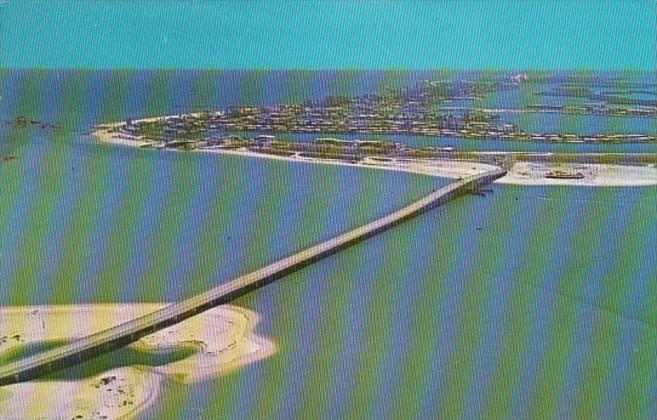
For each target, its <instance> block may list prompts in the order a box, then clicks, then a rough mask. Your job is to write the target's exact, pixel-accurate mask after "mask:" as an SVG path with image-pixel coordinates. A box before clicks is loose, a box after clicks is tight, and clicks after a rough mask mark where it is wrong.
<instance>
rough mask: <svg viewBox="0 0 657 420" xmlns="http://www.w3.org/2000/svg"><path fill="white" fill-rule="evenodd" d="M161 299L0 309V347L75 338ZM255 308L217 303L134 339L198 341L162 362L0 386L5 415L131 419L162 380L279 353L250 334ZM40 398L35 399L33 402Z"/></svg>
mask: <svg viewBox="0 0 657 420" xmlns="http://www.w3.org/2000/svg"><path fill="white" fill-rule="evenodd" d="M162 306H163V305H162V304H118V305H80V306H48V307H46V306H42V307H15V308H2V309H0V352H4V351H7V350H10V349H11V348H12V347H16V346H19V345H25V344H29V343H34V342H41V341H46V340H57V339H71V338H75V337H81V336H84V335H88V334H91V333H93V332H96V331H98V330H100V329H103V328H107V327H110V326H112V325H115V324H117V323H120V322H124V321H127V320H129V319H132V318H134V317H136V316H139V315H143V314H146V313H148V312H151V311H154V310H156V309H159V308H161V307H162ZM257 321H258V316H257V314H255V313H253V312H251V311H248V310H246V309H243V308H239V307H236V306H229V305H226V306H220V307H217V308H214V309H211V310H209V311H207V312H205V313H203V314H200V315H197V316H195V317H193V318H190V319H188V320H186V321H183V322H181V323H180V324H177V325H174V326H171V327H169V328H166V329H163V330H161V331H158V332H157V333H155V334H152V335H149V336H147V337H144V338H142V339H141V340H139V341H138V342H136V343H134V344H132V346H133V347H135V348H137V349H140V350H159V349H166V348H171V347H175V346H180V345H182V344H186V345H190V344H191V345H193V346H196V347H197V348H198V351H197V352H196V353H194V354H193V355H191V356H189V357H187V358H184V359H181V360H178V361H175V362H171V363H168V364H165V365H161V366H128V367H118V368H115V369H112V370H111V371H107V372H103V373H101V374H99V375H97V376H94V377H90V378H84V379H80V380H67V381H63V380H58V381H30V382H25V383H20V384H14V385H10V386H6V387H3V388H0V418H3V419H5V418H6V419H37V418H44V419H60V418H69V419H70V418H74V417H75V416H76V415H81V416H83V417H82V418H85V419H87V418H102V416H107V417H106V418H109V419H113V418H123V417H132V416H134V415H135V414H137V413H138V412H139V411H141V410H143V409H144V408H145V407H148V406H149V405H150V404H151V403H152V402H153V401H154V400H155V399H156V398H157V396H158V394H159V392H160V389H161V387H162V385H163V383H164V381H165V379H169V380H174V381H177V382H181V383H192V382H199V381H205V380H208V379H211V378H215V377H217V376H220V375H223V374H226V373H227V372H230V371H231V370H233V369H236V368H238V367H239V366H242V365H244V364H247V363H252V362H254V361H256V360H260V359H262V358H265V357H267V356H269V355H271V354H273V353H274V352H275V345H274V344H273V343H272V342H270V341H269V340H267V339H265V338H262V337H258V336H257V335H255V334H254V333H253V328H254V326H255V325H256V324H257ZM35 401H38V403H36V402H35Z"/></svg>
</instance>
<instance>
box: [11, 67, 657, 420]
mask: <svg viewBox="0 0 657 420" xmlns="http://www.w3.org/2000/svg"><path fill="white" fill-rule="evenodd" d="M303 75H304V76H303V77H301V76H299V75H298V74H297V73H285V72H282V73H275V74H270V73H267V72H255V73H250V72H238V73H235V72H156V71H148V72H123V71H101V72H95V71H80V72H77V71H36V70H35V71H24V70H21V71H3V72H1V73H0V89H1V91H2V93H1V95H2V97H3V99H2V101H0V120H2V121H7V120H12V119H14V118H15V117H16V116H21V115H22V116H25V117H27V118H28V119H35V120H42V121H46V122H49V123H53V124H58V125H61V126H62V128H61V129H60V130H54V131H53V130H49V129H41V128H39V127H38V126H28V127H23V128H20V127H16V126H13V125H8V124H3V125H0V141H1V143H0V154H1V155H6V154H12V155H15V156H17V159H15V160H12V161H8V162H2V163H0V181H1V182H0V279H1V280H2V288H0V303H1V304H2V305H7V306H9V305H32V304H66V303H93V302H143V301H154V302H160V301H170V300H175V299H181V298H184V297H187V296H190V295H192V294H194V293H198V292H200V291H203V290H205V289H207V288H208V287H212V286H214V285H216V284H218V283H220V282H222V281H227V280H229V279H231V278H233V277H234V276H236V275H238V274H241V273H245V272H248V271H250V270H253V269H255V268H258V267H260V266H262V265H263V264H265V263H267V262H269V261H272V260H274V259H277V258H280V257H282V256H285V255H288V254H290V253H292V252H295V251H298V250H300V249H302V248H304V247H306V246H308V245H311V244H314V243H316V242H318V241H320V240H322V239H325V238H328V237H330V236H332V235H335V234H337V233H340V232H342V231H344V230H346V229H348V228H349V227H353V226H357V225H359V224H362V223H364V222H367V221H369V220H372V219H373V218H375V217H377V216H380V215H383V214H386V213H388V212H390V211H392V210H394V209H396V208H398V207H400V206H401V205H403V204H405V203H408V202H410V201H412V200H414V199H416V198H419V197H421V196H422V195H424V194H426V193H428V192H429V191H431V190H433V189H435V188H437V187H438V186H440V185H444V183H446V182H448V181H447V180H441V179H437V178H426V177H420V176H416V175H411V174H402V173H392V172H387V171H375V170H359V169H358V170H357V169H354V168H345V167H332V166H321V165H303V164H292V163H281V162H274V161H267V160H259V159H245V158H240V157H229V156H213V155H207V154H206V155H204V154H194V153H177V152H159V151H155V150H139V149H130V148H122V147H115V146H108V145H100V144H97V143H94V142H93V141H92V140H91V139H90V138H89V136H88V135H87V134H86V133H88V131H89V129H90V128H91V126H93V124H95V123H98V122H108V121H114V120H121V119H125V118H137V117H142V116H153V115H162V114H170V113H178V112H187V111H191V110H198V109H204V108H206V107H211V108H214V107H219V106H225V105H226V104H235V103H238V104H249V103H276V102H279V101H286V100H289V101H293V100H296V98H304V97H312V98H320V97H322V95H327V94H329V93H333V92H336V91H340V89H342V90H343V91H344V90H346V91H356V90H357V89H360V91H363V92H366V91H367V89H376V88H377V86H379V82H378V81H377V80H382V79H383V80H399V79H400V77H401V76H399V74H398V73H393V74H383V75H381V74H375V75H368V74H360V73H357V72H347V73H320V74H317V73H312V72H306V73H303ZM422 77H424V75H422V74H411V75H408V74H405V73H404V74H403V77H402V81H403V80H408V79H409V78H411V79H412V78H422ZM400 83H401V82H400ZM339 86H342V87H339ZM367 86H370V87H367ZM424 141H427V142H430V141H436V142H438V143H439V142H440V141H441V140H440V139H430V138H426V139H424ZM474 141H475V140H472V142H474ZM439 144H440V143H439ZM483 145H484V147H487V146H486V145H491V144H490V143H488V142H484V143H483ZM494 146H495V145H494V144H492V145H491V147H494ZM548 146H549V145H544V146H541V147H548ZM634 146H635V145H631V146H627V147H628V148H629V150H630V151H633V150H635V149H633V148H632V147H634ZM575 147H577V146H575ZM612 147H621V146H612ZM647 147H652V146H647ZM648 150H653V149H650V148H648ZM493 191H494V192H493V193H492V194H488V195H487V196H486V197H483V198H482V197H476V196H473V197H464V198H462V199H459V200H457V201H454V202H452V203H450V204H448V205H446V206H443V207H440V208H438V209H436V210H434V211H432V212H430V213H427V214H425V215H423V216H422V217H419V218H417V219H414V220H412V221H410V222H408V223H405V224H403V225H401V226H398V227H396V228H395V229H393V230H391V231H388V232H386V233H384V234H382V235H380V236H377V237H375V238H372V239H371V240H368V241H366V242H364V243H361V244H359V245H357V246H354V247H352V248H349V249H347V250H345V251H343V252H341V253H339V254H337V255H335V256H333V257H331V258H329V259H326V260H323V261H321V262H319V263H317V264H314V265H312V266H310V267H307V268H305V269H304V270H302V271H299V272H297V273H295V274H292V275H290V276H288V277H286V278H285V279H283V280H281V281H279V282H277V283H274V284H272V285H270V286H268V287H266V288H264V289H261V290H258V291H256V292H254V293H252V294H250V295H248V296H246V297H243V298H241V299H239V300H238V301H236V302H235V303H236V304H237V305H241V306H244V307H246V308H248V309H251V310H253V311H255V312H257V313H259V314H260V315H261V322H260V324H259V325H258V327H257V331H258V333H259V334H261V335H264V336H267V337H269V338H270V339H272V340H273V341H274V342H276V344H277V346H278V349H279V351H278V353H276V354H274V355H273V356H271V357H269V358H267V359H265V360H262V361H260V362H258V363H256V364H253V365H250V366H247V367H244V368H241V369H239V370H237V371H234V372H232V373H230V374H229V375H227V376H225V377H222V378H219V379H217V380H216V381H210V382H205V383H200V384H195V385H180V384H175V383H173V382H171V383H167V384H166V386H165V387H164V389H163V392H162V394H161V395H160V398H158V400H157V401H156V403H155V405H154V406H152V407H150V408H149V409H148V410H147V411H146V412H145V413H144V418H195V417H201V418H203V417H205V418H214V417H217V416H219V415H221V416H222V417H223V416H225V417H229V418H245V417H253V416H261V417H266V418H269V417H274V418H290V417H294V416H296V417H302V418H316V417H325V418H335V417H339V416H352V417H358V418H361V417H369V418H380V417H392V416H401V415H408V414H415V415H418V416H423V417H432V416H438V417H443V418H454V417H466V418H469V417H481V416H483V417H506V418H536V417H553V418H569V417H578V418H580V417H592V418H600V417H632V418H654V417H655V416H657V403H656V401H657V399H656V398H655V396H657V360H655V358H654V354H655V351H656V350H657V349H656V346H657V331H656V330H655V329H656V328H657V310H656V309H655V306H654V304H653V303H654V301H655V299H656V298H657V222H656V220H655V214H654V209H655V208H656V206H657V189H656V188H654V187H642V188H600V189H591V188H572V187H520V186H508V185H504V186H503V185H499V186H497V185H496V186H493Z"/></svg>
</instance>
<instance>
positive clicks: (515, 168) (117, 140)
mask: <svg viewBox="0 0 657 420" xmlns="http://www.w3.org/2000/svg"><path fill="white" fill-rule="evenodd" d="M157 119H159V118H151V119H148V120H157ZM148 120H140V121H148ZM116 125H121V124H107V125H102V126H98V127H97V130H96V131H94V132H93V133H92V135H93V136H94V137H95V138H96V139H98V140H99V141H101V142H104V143H111V144H115V145H121V146H130V147H141V146H146V145H152V144H153V143H152V142H150V141H144V140H141V139H139V138H135V137H129V136H125V135H122V134H117V133H110V132H108V131H107V130H108V129H109V128H111V127H114V126H116ZM192 152H194V153H218V154H224V155H234V156H245V157H251V158H260V159H272V160H279V161H286V162H305V163H315V164H323V165H341V166H353V167H360V168H371V169H379V170H389V171H398V172H410V173H415V174H421V175H428V176H436V177H440V178H454V179H458V178H462V177H465V176H469V175H474V174H478V173H482V172H485V171H489V170H491V169H494V168H495V167H494V166H492V165H489V164H485V163H479V162H472V161H464V160H453V159H389V160H386V159H377V158H375V157H370V158H365V159H363V160H362V161H361V162H358V163H349V162H345V161H339V160H333V159H320V158H312V157H304V156H300V155H299V154H298V153H297V154H294V155H292V156H277V155H272V154H267V153H258V152H254V151H250V150H248V149H246V148H244V149H230V150H228V149H218V148H207V149H205V148H198V149H194V150H193V151H192ZM484 155H485V154H484ZM555 170H560V171H565V172H569V173H577V172H579V173H581V174H582V175H583V176H584V177H583V178H581V179H554V178H546V177H545V175H547V174H548V173H549V172H552V171H555ZM495 182H496V183H500V184H515V185H572V186H589V187H614V186H619V187H620V186H651V185H657V168H656V167H655V166H640V165H612V164H585V163H553V162H517V163H515V164H514V165H512V167H511V169H510V171H509V173H508V175H507V176H505V177H503V178H500V179H498V180H497V181H495Z"/></svg>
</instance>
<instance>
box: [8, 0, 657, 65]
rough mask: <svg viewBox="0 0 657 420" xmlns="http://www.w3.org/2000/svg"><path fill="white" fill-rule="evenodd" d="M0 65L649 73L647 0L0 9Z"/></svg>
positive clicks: (653, 13)
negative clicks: (560, 70)
mask: <svg viewBox="0 0 657 420" xmlns="http://www.w3.org/2000/svg"><path fill="white" fill-rule="evenodd" d="M0 67H5V68H7V67H9V68H12V67H14V68H16V67H21V68H26V67H44V68H139V69H145V68H185V69H195V68H219V69H253V68H258V69H469V70H478V69H500V70H520V69H564V70H571V69H587V70H616V69H630V70H653V71H654V70H655V69H656V68H657V1H655V0H627V1H625V0H608V1H606V0H590V1H589V0H485V1H479V0H460V1H459V0H448V1H442V2H438V1H436V2H423V1H380V2H369V1H353V2H350V1H340V2H329V1H322V2H302V1H294V2H292V1H266V2H265V1H263V2H251V1H249V2H245V1H223V2H219V1H204V2H198V1H196V2H178V1H107V2H101V1H88V2H85V1H29V0H4V1H2V0H0Z"/></svg>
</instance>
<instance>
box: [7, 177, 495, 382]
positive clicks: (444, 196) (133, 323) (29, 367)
mask: <svg viewBox="0 0 657 420" xmlns="http://www.w3.org/2000/svg"><path fill="white" fill-rule="evenodd" d="M505 174H506V170H505V169H495V170H491V171H487V172H484V173H481V174H479V175H473V176H469V177H465V178H463V179H461V180H459V181H456V182H454V183H451V184H449V185H447V186H444V187H442V188H440V189H438V190H436V191H434V192H433V193H431V194H429V195H428V196H426V197H424V198H422V199H420V200H418V201H416V202H414V203H412V204H410V205H408V206H406V207H404V208H402V209H399V210H397V211H395V212H394V213H392V214H389V215H387V216H384V217H382V218H380V219H377V220H375V221H373V222H371V223H368V224H366V225H364V226H361V227H358V228H356V229H353V230H351V231H348V232H346V233H343V234H341V235H338V236H336V237H334V238H332V239H329V240H327V241H325V242H322V243H320V244H318V245H315V246H312V247H310V248H307V249H305V250H304V251H301V252H299V253H297V254H294V255H292V256H289V257H286V258H284V259H282V260H279V261H276V262H274V263H272V264H270V265H268V266H266V267H264V268H261V269H259V270H257V271H254V272H252V273H249V274H246V275H244V276H241V277H238V278H236V279H234V280H232V281H230V282H228V283H225V284H221V285H220V286H218V287H216V288H214V289H211V290H209V291H207V292H204V293H201V294H199V295H196V296H193V297H191V298H189V299H186V300H184V301H181V302H179V303H174V304H171V305H169V306H166V307H164V308H162V309H159V310H157V311H155V312H152V313H150V314H147V315H144V316H141V317H138V318H135V319H133V320H130V321H128V322H125V323H122V324H119V325H116V326H114V327H112V328H108V329H106V330H103V331H100V332H98V333H94V334H92V335H89V336H86V337H83V338H79V339H76V340H74V341H71V342H70V343H68V344H64V345H62V346H60V347H57V348H54V349H51V350H48V351H45V352H42V353H38V354H35V355H33V356H30V357H26V358H24V359H20V360H17V361H15V362H13V363H10V364H7V365H4V366H0V386H5V385H10V384H13V383H17V382H23V381H28V380H32V379H36V378H39V377H42V376H45V375H48V374H49V373H51V372H54V371H57V370H61V369H63V368H65V367H67V366H72V365H75V364H78V363H81V362H84V361H86V360H89V359H92V358H94V357H97V356H99V355H101V354H104V353H107V352H110V351H113V350H115V349H118V348H121V347H124V346H126V345H128V344H130V343H132V342H135V341H137V340H139V339H140V338H142V337H144V336H146V335H149V334H152V333H154V332H155V331H158V330H160V329H163V328H166V327H169V326H171V325H174V324H177V323H179V322H181V321H184V320H185V319H187V318H190V317H192V316H194V315H197V314H199V313H201V312H204V311H207V310H208V309H210V308H213V307H215V306H218V305H222V304H226V303H228V302H230V301H232V300H234V299H236V298H238V297H240V296H242V295H244V294H246V293H249V292H251V291H253V290H255V289H258V288H260V287H262V286H264V285H266V284H269V283H271V282H273V281H276V280H278V279H280V278H282V277H284V276H286V275H288V274H290V273H292V272H294V271H297V270H299V269H301V268H303V267H305V266H307V265H310V264H312V263H314V262H316V261H318V260H321V259H322V258H325V257H327V256H329V255H332V254H334V253H336V252H338V251H340V250H342V249H345V248H347V247H349V246H351V245H353V244H355V243H358V242H360V241H363V240H365V239H367V238H370V237H372V236H374V235H376V234H378V233H381V232H383V231H384V230H387V229H389V228H391V227H393V226H395V225H397V224H399V223H402V222H404V221H406V220H408V219H410V218H413V217H415V216H417V215H418V214H420V213H423V212H425V211H427V210H429V209H431V208H433V207H435V206H438V205H441V204H444V203H446V202H448V201H450V200H452V199H454V198H456V197H458V196H460V195H463V194H465V193H467V192H468V191H469V190H471V189H473V188H477V187H480V186H482V185H486V184H489V183H491V182H493V181H495V180H496V179H498V178H501V177H503V176H504V175H505Z"/></svg>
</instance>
